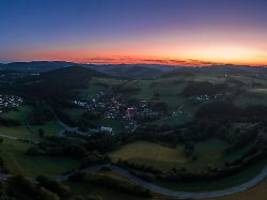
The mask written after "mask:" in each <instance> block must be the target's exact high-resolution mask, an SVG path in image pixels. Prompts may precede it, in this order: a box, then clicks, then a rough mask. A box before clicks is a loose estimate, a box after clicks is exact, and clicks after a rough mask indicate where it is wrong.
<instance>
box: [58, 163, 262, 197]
mask: <svg viewBox="0 0 267 200" xmlns="http://www.w3.org/2000/svg"><path fill="white" fill-rule="evenodd" d="M104 166H108V167H109V168H110V169H111V170H112V171H114V172H116V173H118V174H120V175H121V176H123V177H125V178H127V179H128V180H129V181H130V182H132V183H135V184H136V185H139V186H141V187H143V188H145V189H148V190H150V191H151V192H153V193H157V194H160V195H163V196H167V197H171V198H174V199H208V198H217V197H224V196H228V195H232V194H235V193H239V192H244V191H246V190H248V189H251V188H253V187H255V186H256V185H257V184H258V183H260V182H261V181H263V180H264V179H265V178H266V177H267V166H265V167H264V168H263V169H262V171H261V172H260V173H259V174H258V175H257V176H255V177H254V178H252V179H251V180H249V181H247V182H245V183H243V184H241V185H238V186H234V187H230V188H227V189H224V190H218V191H207V192H183V191H174V190H171V189H167V188H164V187H161V186H159V185H156V184H154V183H152V182H148V181H145V180H143V179H141V178H139V177H137V176H135V175H133V174H131V173H130V172H129V171H128V170H125V169H123V168H121V167H118V166H115V165H95V166H92V167H89V168H87V169H84V170H82V171H87V172H90V173H96V172H97V171H99V170H100V169H101V168H102V167H104ZM73 173H75V172H72V173H70V174H67V175H64V176H58V177H56V179H57V180H60V181H64V180H67V179H68V177H69V176H71V175H72V174H73Z"/></svg>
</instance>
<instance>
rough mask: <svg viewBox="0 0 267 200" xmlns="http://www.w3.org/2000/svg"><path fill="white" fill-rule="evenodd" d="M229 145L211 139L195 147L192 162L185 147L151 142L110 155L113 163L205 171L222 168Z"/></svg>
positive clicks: (126, 146)
mask: <svg viewBox="0 0 267 200" xmlns="http://www.w3.org/2000/svg"><path fill="white" fill-rule="evenodd" d="M226 147H227V145H226V144H225V143H224V142H222V141H221V140H216V139H211V140H208V141H205V142H200V143H197V144H196V145H195V151H194V155H196V156H197V159H196V160H194V161H192V160H191V159H189V158H186V157H185V155H184V149H183V146H180V145H178V146H177V147H176V148H170V147H166V146H162V145H159V144H155V143H151V142H143V141H140V142H134V143H130V144H127V145H125V146H123V147H121V148H120V149H118V150H117V151H114V152H112V153H111V154H110V157H111V158H112V160H113V161H117V160H118V159H122V160H127V161H130V162H133V163H138V164H143V165H148V166H153V167H155V168H158V169H161V170H170V169H172V168H181V167H186V168H187V170H192V171H195V170H203V169H206V168H207V167H208V166H218V167H220V166H222V165H223V164H224V161H225V160H226V159H227V157H226V158H225V157H224V154H223V151H224V149H225V148H226Z"/></svg>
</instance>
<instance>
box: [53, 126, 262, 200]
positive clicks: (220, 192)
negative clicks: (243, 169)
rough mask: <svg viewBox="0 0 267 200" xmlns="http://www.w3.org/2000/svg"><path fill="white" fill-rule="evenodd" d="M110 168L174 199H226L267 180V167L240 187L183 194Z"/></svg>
mask: <svg viewBox="0 0 267 200" xmlns="http://www.w3.org/2000/svg"><path fill="white" fill-rule="evenodd" d="M59 122H60V124H61V125H62V126H63V127H64V129H65V130H67V131H75V130H77V128H76V127H74V128H72V127H69V126H68V125H66V124H64V123H63V122H61V121H59ZM104 166H106V165H95V166H92V167H89V168H87V169H84V170H82V171H87V172H91V173H96V172H97V171H99V170H100V169H101V168H102V167H104ZM108 166H109V167H110V169H111V170H112V171H114V172H116V173H118V174H120V175H121V176H123V177H125V178H127V179H129V181H131V182H132V183H135V184H136V185H139V186H142V187H143V188H146V189H148V190H150V191H151V192H154V193H157V194H160V195H163V196H167V197H171V198H174V199H208V198H216V197H224V196H228V195H232V194H235V193H239V192H244V191H246V190H248V189H251V188H253V187H255V186H256V185H257V184H259V183H260V182H261V181H263V180H264V179H265V178H267V165H266V166H265V167H264V168H263V169H262V170H261V172H260V173H259V174H258V175H256V176H255V177H254V178H252V179H251V180H249V181H247V182H245V183H243V184H241V185H238V186H234V187H230V188H227V189H224V190H217V191H207V192H183V191H175V190H171V189H168V188H165V187H162V186H159V185H156V184H154V183H152V182H148V181H145V180H143V179H141V178H139V177H137V176H135V175H133V174H131V173H130V172H129V171H128V170H126V169H123V168H121V167H118V166H116V165H108ZM73 173H74V172H72V173H70V174H67V175H63V176H58V177H56V179H57V180H67V179H68V177H69V176H71V175H72V174H73Z"/></svg>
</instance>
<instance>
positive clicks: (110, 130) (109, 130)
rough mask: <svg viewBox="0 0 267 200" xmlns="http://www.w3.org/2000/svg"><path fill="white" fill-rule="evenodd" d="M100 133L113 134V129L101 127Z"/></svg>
mask: <svg viewBox="0 0 267 200" xmlns="http://www.w3.org/2000/svg"><path fill="white" fill-rule="evenodd" d="M100 132H104V133H112V132H113V129H112V128H111V127H107V126H101V127H100Z"/></svg>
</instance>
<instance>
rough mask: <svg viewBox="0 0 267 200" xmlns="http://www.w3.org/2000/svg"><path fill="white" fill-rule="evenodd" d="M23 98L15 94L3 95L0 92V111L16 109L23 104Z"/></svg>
mask: <svg viewBox="0 0 267 200" xmlns="http://www.w3.org/2000/svg"><path fill="white" fill-rule="evenodd" d="M22 103H23V99H22V98H21V97H19V96H15V95H3V94H0V113H4V112H7V111H10V110H12V109H16V108H18V107H19V106H21V105H22Z"/></svg>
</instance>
